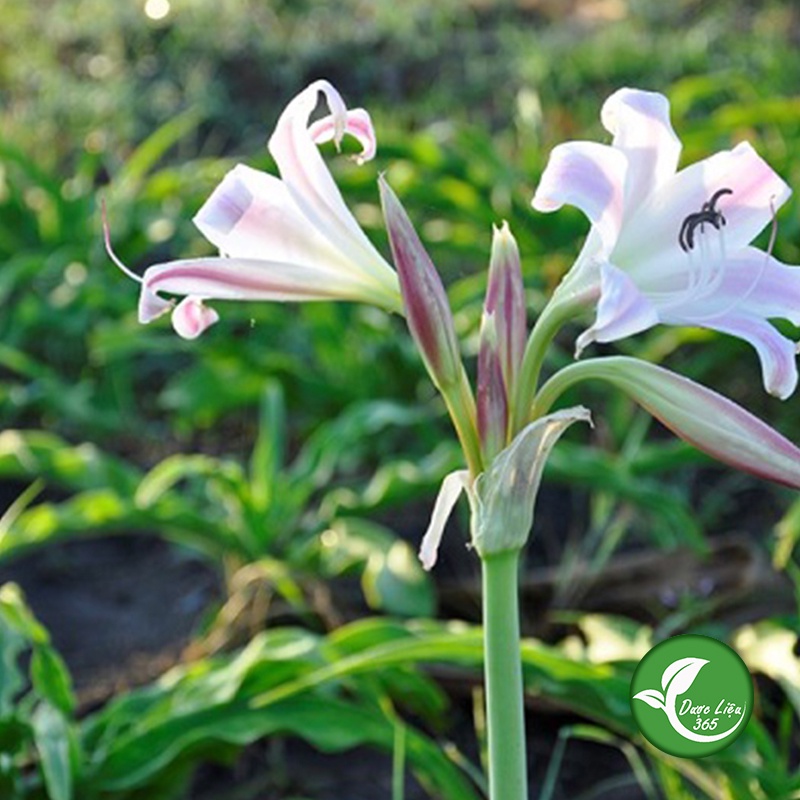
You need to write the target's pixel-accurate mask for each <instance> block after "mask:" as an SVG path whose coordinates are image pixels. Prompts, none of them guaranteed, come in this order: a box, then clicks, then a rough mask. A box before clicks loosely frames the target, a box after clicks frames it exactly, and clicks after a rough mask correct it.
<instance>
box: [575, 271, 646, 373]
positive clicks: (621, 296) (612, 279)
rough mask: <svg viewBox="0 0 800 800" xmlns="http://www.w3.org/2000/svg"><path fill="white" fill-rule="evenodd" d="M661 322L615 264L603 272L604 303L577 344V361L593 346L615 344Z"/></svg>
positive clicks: (602, 292)
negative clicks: (592, 323) (582, 353)
mask: <svg viewBox="0 0 800 800" xmlns="http://www.w3.org/2000/svg"><path fill="white" fill-rule="evenodd" d="M658 322H659V316H658V311H657V310H656V307H655V306H654V305H653V304H652V303H651V302H650V300H648V298H647V297H645V295H644V294H642V293H641V292H640V291H639V289H638V288H637V287H636V284H635V283H634V282H633V280H631V278H630V276H629V275H627V274H626V273H624V272H623V271H622V270H620V269H617V267H615V266H614V265H613V264H603V265H602V266H601V268H600V300H599V302H598V304H597V317H596V318H595V321H594V325H592V327H591V328H589V329H588V330H586V331H584V332H583V333H582V334H581V335H580V336H579V337H578V339H577V341H576V342H575V357H576V358H577V357H579V356H580V354H581V351H582V350H583V349H584V348H585V347H586V346H587V345H588V344H590V343H591V342H614V341H616V340H617V339H622V338H624V337H625V336H632V335H633V334H634V333H639V332H640V331H644V330H647V328H651V327H652V326H653V325H656V324H657V323H658Z"/></svg>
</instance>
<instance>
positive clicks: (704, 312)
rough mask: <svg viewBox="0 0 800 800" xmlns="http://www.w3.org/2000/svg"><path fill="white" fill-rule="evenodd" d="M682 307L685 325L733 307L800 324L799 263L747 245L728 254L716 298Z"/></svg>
mask: <svg viewBox="0 0 800 800" xmlns="http://www.w3.org/2000/svg"><path fill="white" fill-rule="evenodd" d="M680 311H681V320H682V324H685V325H694V324H697V325H705V324H706V323H707V322H709V321H711V320H713V318H714V317H715V316H718V315H720V314H724V313H728V312H732V311H735V312H739V311H741V312H743V313H746V314H751V315H754V316H758V317H763V318H764V319H787V320H789V321H790V322H791V323H793V324H794V325H800V267H791V266H788V265H786V264H782V263H781V262H780V261H778V259H776V258H774V257H773V256H771V255H769V254H768V253H765V252H764V251H763V250H758V249H757V248H755V247H746V248H745V249H744V250H741V251H739V252H738V253H736V254H735V255H732V256H730V257H728V259H727V261H726V263H725V265H724V273H723V275H722V279H721V281H720V283H719V286H718V288H717V289H716V291H715V292H714V296H713V298H711V299H702V298H701V299H700V300H699V301H698V302H696V303H686V304H684V306H683V307H682V308H681V309H680Z"/></svg>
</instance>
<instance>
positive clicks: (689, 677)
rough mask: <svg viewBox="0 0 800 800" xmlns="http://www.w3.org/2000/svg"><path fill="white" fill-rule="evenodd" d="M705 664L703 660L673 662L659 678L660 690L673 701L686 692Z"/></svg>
mask: <svg viewBox="0 0 800 800" xmlns="http://www.w3.org/2000/svg"><path fill="white" fill-rule="evenodd" d="M706 664H708V661H707V660H706V659H705V658H679V659H678V660H677V661H673V662H672V663H671V664H670V665H669V666H668V667H667V668H666V669H665V670H664V674H663V675H662V676H661V688H662V689H664V691H665V692H666V693H667V697H669V698H671V699H674V698H676V697H677V696H678V695H681V694H683V693H684V692H685V691H687V690H688V689H689V687H690V686H691V685H692V684H693V683H694V679H695V678H696V677H697V673H698V672H700V670H701V669H702V668H703V667H704V666H705V665H706Z"/></svg>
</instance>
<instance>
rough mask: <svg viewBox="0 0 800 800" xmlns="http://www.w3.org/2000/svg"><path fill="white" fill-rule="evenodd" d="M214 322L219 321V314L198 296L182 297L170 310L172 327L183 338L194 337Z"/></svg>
mask: <svg viewBox="0 0 800 800" xmlns="http://www.w3.org/2000/svg"><path fill="white" fill-rule="evenodd" d="M215 322H219V314H217V312H216V311H214V309H213V308H209V307H208V306H206V305H204V304H203V301H202V300H201V299H200V298H199V297H192V296H189V297H184V298H183V300H181V302H180V303H178V305H177V306H175V310H174V311H173V312H172V327H173V328H174V329H175V333H177V334H178V336H180V337H181V338H183V339H196V338H197V337H198V336H199V335H200V334H201V333H203V331H205V330H207V329H208V328H210V327H211V326H212V325H213V324H214V323H215Z"/></svg>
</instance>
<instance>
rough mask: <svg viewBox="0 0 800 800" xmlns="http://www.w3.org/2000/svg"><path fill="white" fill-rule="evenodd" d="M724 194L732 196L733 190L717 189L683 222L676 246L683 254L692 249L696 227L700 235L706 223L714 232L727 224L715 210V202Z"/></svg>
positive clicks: (719, 212)
mask: <svg viewBox="0 0 800 800" xmlns="http://www.w3.org/2000/svg"><path fill="white" fill-rule="evenodd" d="M726 194H733V189H726V188H723V189H717V191H716V192H714V194H712V195H711V198H710V199H709V200H708V201H706V202H705V203H703V205H702V206H701V208H700V211H697V212H695V213H694V214H689V216H688V217H686V219H684V220H683V222H682V223H681V229H680V231H679V232H678V244H679V245H680V246H681V250H683V251H684V252H685V253H688V252H689V251H690V250H693V249H694V237H695V233H696V231H697V228H698V227H699V228H700V233H703V232H704V231H705V224H706V223H708V224H709V225H711V227H712V228H714V229H715V230H720V228H722V226H723V225H725V224H727V222H726V220H725V217H724V216H723V215H722V212H721V211H718V210H717V202H718V201H719V199H720V197H722V196H723V195H726Z"/></svg>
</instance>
